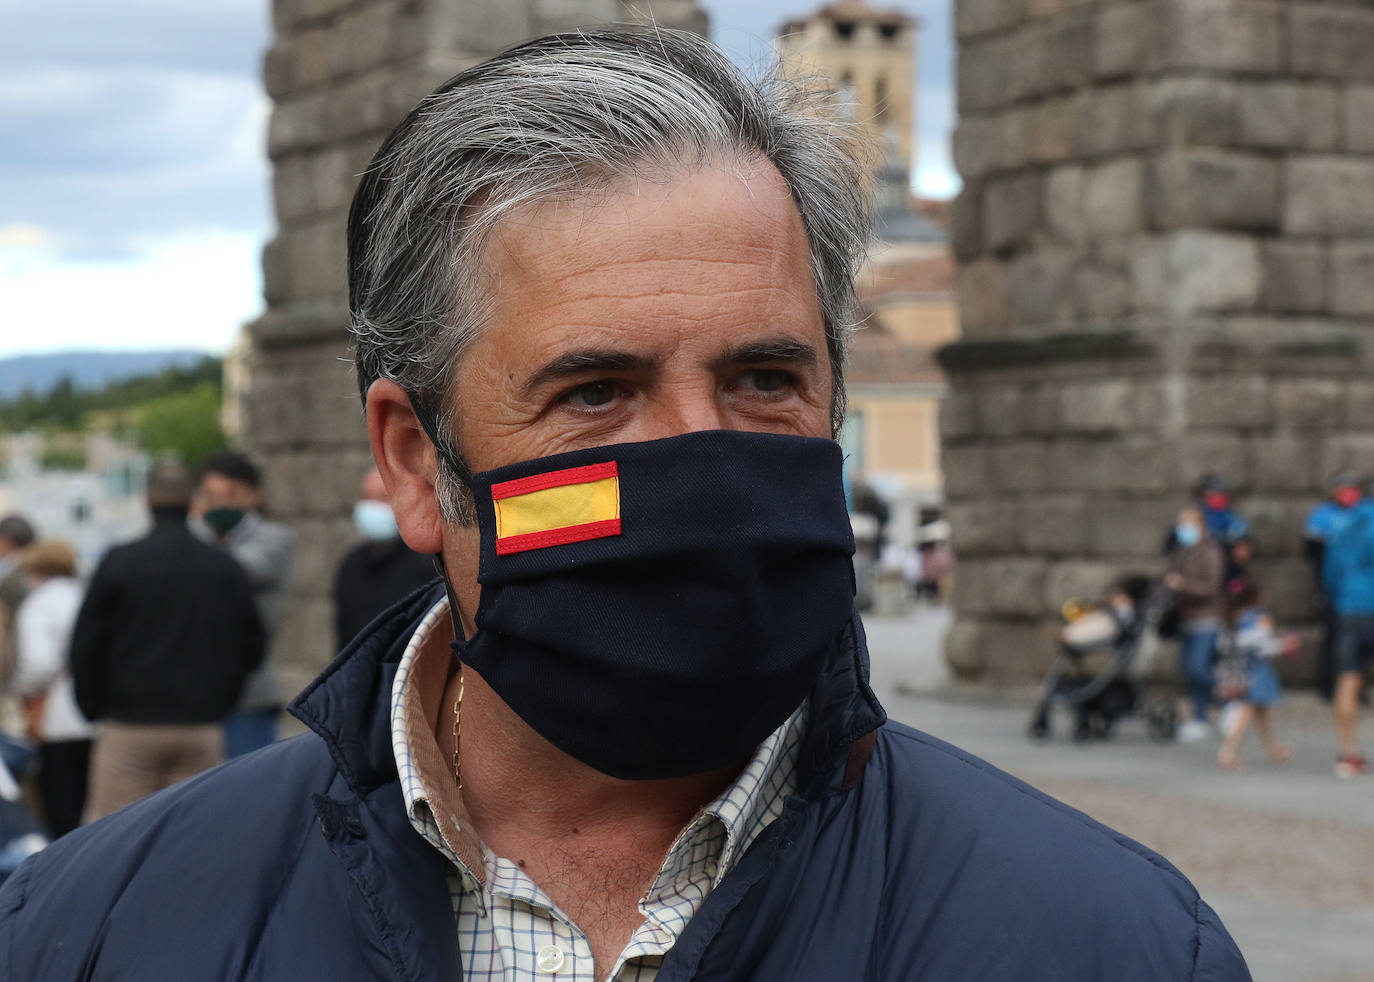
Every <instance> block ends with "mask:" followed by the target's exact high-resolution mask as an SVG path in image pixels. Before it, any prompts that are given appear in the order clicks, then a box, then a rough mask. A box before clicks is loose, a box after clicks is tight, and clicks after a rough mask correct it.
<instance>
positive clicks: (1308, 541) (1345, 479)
mask: <svg viewBox="0 0 1374 982" xmlns="http://www.w3.org/2000/svg"><path fill="white" fill-rule="evenodd" d="M1361 484H1362V482H1361V481H1360V479H1359V478H1358V477H1357V476H1356V475H1355V474H1354V473H1353V472H1351V471H1338V472H1337V473H1335V474H1332V475H1331V478H1330V480H1329V481H1328V482H1327V489H1328V496H1327V499H1326V500H1325V501H1323V502H1322V503H1321V504H1319V505H1317V506H1315V507H1314V508H1313V509H1312V510H1311V511H1310V512H1308V513H1307V522H1306V523H1305V525H1304V527H1303V546H1304V551H1305V552H1306V554H1307V558H1308V560H1309V561H1310V562H1311V564H1312V578H1313V581H1314V583H1315V584H1316V589H1317V602H1318V604H1319V605H1320V607H1321V623H1322V640H1321V654H1320V657H1319V659H1318V664H1317V688H1318V690H1319V691H1320V692H1321V694H1322V695H1323V696H1324V697H1325V698H1326V700H1327V701H1328V702H1330V701H1331V698H1332V695H1333V693H1334V692H1335V688H1336V633H1337V625H1336V608H1335V607H1334V606H1333V605H1332V603H1331V594H1330V593H1329V592H1328V591H1327V589H1326V582H1325V579H1324V578H1323V576H1322V567H1323V565H1324V562H1325V558H1326V543H1327V541H1328V540H1330V539H1331V538H1332V536H1333V535H1338V534H1339V533H1340V532H1341V530H1342V529H1344V528H1345V526H1346V525H1347V524H1348V523H1349V522H1350V520H1351V519H1352V518H1353V517H1354V516H1355V515H1356V508H1357V507H1358V506H1359V505H1360V503H1361V502H1362V501H1363V500H1364V492H1363V490H1362V488H1361Z"/></svg>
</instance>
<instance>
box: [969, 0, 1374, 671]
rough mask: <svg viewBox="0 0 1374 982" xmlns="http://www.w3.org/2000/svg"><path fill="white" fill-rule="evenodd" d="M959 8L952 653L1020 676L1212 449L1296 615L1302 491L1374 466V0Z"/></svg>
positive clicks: (1148, 563)
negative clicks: (1054, 628) (1075, 603)
mask: <svg viewBox="0 0 1374 982" xmlns="http://www.w3.org/2000/svg"><path fill="white" fill-rule="evenodd" d="M956 24H957V34H958V42H959V73H958V80H959V110H960V124H959V127H958V132H957V133H956V136H955V160H956V164H957V166H958V168H959V171H960V173H961V174H962V175H963V179H964V191H963V193H962V194H961V195H960V197H959V200H958V202H957V206H956V209H955V220H954V221H955V231H954V237H953V238H954V242H953V245H954V250H955V252H956V254H957V257H958V259H959V262H960V265H961V272H960V278H959V299H960V305H961V316H962V322H963V332H964V338H963V340H961V341H960V342H958V343H956V344H954V345H952V346H951V347H950V348H948V349H946V350H945V351H944V353H943V360H944V363H945V365H946V368H947V370H948V372H949V379H950V385H951V394H950V396H949V399H948V402H947V404H946V406H945V411H944V415H943V421H942V429H943V439H944V455H943V465H944V472H945V487H946V492H947V495H948V501H949V517H950V520H951V522H952V524H953V526H954V529H955V547H956V550H957V552H958V553H959V556H960V569H959V573H958V576H957V586H956V595H955V599H954V605H955V609H956V620H955V624H954V627H953V628H952V631H951V634H950V636H949V639H948V642H947V652H946V653H947V657H948V659H949V661H950V664H951V665H952V667H953V668H954V669H955V670H956V671H957V672H958V673H960V674H961V675H964V676H967V677H981V678H984V679H986V680H990V681H994V682H996V681H1015V680H1025V679H1028V678H1031V677H1034V676H1037V675H1038V674H1039V673H1040V672H1042V671H1043V669H1044V668H1045V665H1046V662H1047V659H1048V658H1049V657H1050V655H1051V653H1052V645H1051V642H1050V641H1049V639H1048V635H1047V632H1046V631H1045V627H1046V625H1047V623H1049V622H1050V621H1051V620H1052V618H1053V617H1054V614H1055V611H1056V610H1057V608H1058V607H1059V604H1060V603H1061V601H1062V600H1063V599H1065V598H1066V597H1067V596H1070V595H1074V594H1079V595H1093V594H1095V593H1096V592H1097V591H1098V590H1099V589H1100V588H1101V587H1102V586H1103V585H1104V584H1105V582H1106V581H1107V580H1108V579H1109V578H1110V577H1112V576H1113V575H1114V574H1116V573H1118V572H1122V571H1127V570H1141V571H1152V570H1155V569H1157V568H1158V563H1159V553H1160V547H1161V544H1162V539H1163V535H1164V530H1165V528H1166V526H1167V523H1168V522H1169V521H1170V520H1171V518H1172V515H1173V513H1174V510H1175V509H1176V508H1177V507H1178V506H1179V504H1180V503H1181V502H1182V501H1183V500H1185V498H1186V495H1187V489H1188V487H1189V485H1190V484H1191V482H1192V481H1193V480H1194V479H1195V478H1196V477H1197V476H1198V475H1199V474H1200V473H1202V472H1205V471H1215V472H1218V473H1220V474H1222V475H1224V476H1226V477H1227V478H1229V479H1231V480H1232V481H1233V482H1234V483H1235V484H1236V485H1237V486H1238V489H1239V491H1240V496H1239V501H1240V506H1241V508H1242V510H1243V511H1244V512H1245V513H1246V514H1247V515H1248V516H1249V517H1250V519H1251V520H1252V522H1253V524H1254V526H1255V530H1256V535H1257V547H1258V553H1259V557H1260V558H1259V559H1258V561H1257V562H1256V569H1257V572H1258V578H1259V580H1260V582H1261V584H1262V586H1264V587H1265V588H1266V589H1267V591H1268V593H1269V595H1270V597H1271V599H1272V601H1273V606H1274V607H1275V608H1276V611H1277V613H1278V615H1279V617H1280V618H1284V619H1294V618H1301V617H1303V616H1304V615H1306V614H1308V613H1309V605H1310V602H1311V589H1310V577H1309V574H1308V571H1307V570H1306V568H1305V566H1304V563H1303V560H1302V558H1301V556H1300V552H1299V550H1300V542H1301V523H1302V519H1303V516H1304V513H1305V510H1306V509H1307V508H1308V507H1309V506H1310V505H1311V504H1312V503H1313V502H1314V501H1316V500H1317V499H1318V498H1319V496H1320V495H1321V493H1322V486H1323V482H1324V478H1325V475H1327V474H1328V473H1330V472H1332V471H1333V470H1335V469H1337V468H1339V467H1356V468H1359V469H1362V470H1374V376H1371V375H1370V372H1369V368H1370V363H1371V361H1372V360H1374V8H1371V6H1370V5H1369V4H1368V3H1363V2H1354V0H1283V2H1275V0H957V14H956Z"/></svg>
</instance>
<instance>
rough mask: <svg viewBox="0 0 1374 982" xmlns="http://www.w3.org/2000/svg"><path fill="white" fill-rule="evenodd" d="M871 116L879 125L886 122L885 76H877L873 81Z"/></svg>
mask: <svg viewBox="0 0 1374 982" xmlns="http://www.w3.org/2000/svg"><path fill="white" fill-rule="evenodd" d="M873 115H874V116H875V117H876V118H877V120H878V121H879V122H880V123H881V122H886V121H887V117H888V104H887V76H886V75H879V76H878V77H877V78H875V79H874V80H873Z"/></svg>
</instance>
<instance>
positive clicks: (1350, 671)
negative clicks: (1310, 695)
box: [1322, 499, 1374, 778]
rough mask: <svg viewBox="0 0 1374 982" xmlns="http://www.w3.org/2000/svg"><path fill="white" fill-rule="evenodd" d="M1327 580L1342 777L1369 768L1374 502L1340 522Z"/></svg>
mask: <svg viewBox="0 0 1374 982" xmlns="http://www.w3.org/2000/svg"><path fill="white" fill-rule="evenodd" d="M1322 583H1323V585H1324V587H1325V592H1326V595H1327V596H1328V597H1330V598H1331V606H1332V608H1333V609H1334V611H1335V617H1336V641H1335V661H1336V687H1335V692H1334V693H1333V696H1332V699H1331V712H1332V714H1333V715H1334V716H1335V722H1336V740H1337V744H1338V755H1337V758H1336V765H1335V772H1336V776H1337V777H1340V778H1350V777H1356V776H1359V775H1361V774H1366V773H1368V771H1369V764H1368V762H1367V761H1366V759H1365V756H1364V754H1363V753H1361V752H1360V746H1359V741H1358V739H1357V726H1358V723H1359V712H1360V689H1361V688H1362V687H1363V685H1364V677H1365V672H1366V670H1367V669H1368V667H1369V663H1370V660H1371V658H1374V502H1371V501H1369V500H1367V499H1365V500H1362V501H1360V502H1359V503H1357V504H1354V505H1353V506H1352V507H1351V508H1350V513H1349V515H1348V516H1346V517H1345V519H1344V520H1343V521H1341V522H1340V523H1339V524H1334V525H1333V526H1332V528H1331V530H1330V531H1329V534H1328V536H1327V539H1326V548H1325V549H1324V550H1323V554H1322Z"/></svg>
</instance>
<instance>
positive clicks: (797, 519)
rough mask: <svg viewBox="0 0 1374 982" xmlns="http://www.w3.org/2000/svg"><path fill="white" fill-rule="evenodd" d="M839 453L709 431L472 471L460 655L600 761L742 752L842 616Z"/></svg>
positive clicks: (732, 756) (542, 725)
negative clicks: (469, 600)
mask: <svg viewBox="0 0 1374 982" xmlns="http://www.w3.org/2000/svg"><path fill="white" fill-rule="evenodd" d="M841 466H842V464H841V453H840V448H839V445H838V444H836V443H835V442H834V441H832V440H821V439H812V438H807V437H795V436H779V435H774V434H763V433H739V432H733V431H723V430H717V431H710V432H701V433H689V434H685V435H683V436H676V437H670V438H668V439H664V440H653V441H649V442H645V443H627V444H619V445H616V446H609V447H596V448H593V449H589V450H579V451H575V452H573V453H567V454H559V455H557V456H553V457H546V458H543V459H540V460H533V461H527V462H525V463H520V464H513V465H511V466H509V467H502V468H499V469H497V470H493V471H486V472H484V473H480V474H476V475H474V476H473V479H472V490H473V494H474V496H475V498H476V501H477V514H478V526H479V530H480V532H481V557H480V563H479V568H478V581H479V582H480V583H481V586H482V594H481V600H480V602H479V604H478V607H477V612H476V615H475V618H474V620H475V623H476V627H477V630H476V633H475V634H474V635H473V637H472V639H471V640H470V641H456V642H454V651H455V653H456V654H457V656H458V657H459V658H460V659H461V660H462V662H463V663H464V665H466V666H468V667H469V668H471V669H473V670H475V671H476V672H478V673H479V674H480V675H481V676H482V678H483V679H485V680H486V682H487V684H489V685H490V686H491V687H492V689H493V690H495V692H496V693H497V694H498V695H499V696H500V697H501V698H502V699H504V700H505V701H506V703H507V704H508V705H509V706H510V707H511V709H512V710H514V711H515V712H516V713H517V714H518V715H519V716H520V718H521V719H523V720H524V721H525V722H526V723H528V724H529V725H530V726H531V727H533V728H534V730H535V731H536V732H538V733H539V734H541V735H542V736H543V737H544V738H545V739H547V740H548V741H549V742H551V743H553V744H554V745H555V746H557V747H558V748H560V749H561V750H563V751H564V752H566V753H568V754H570V755H571V756H573V757H575V758H577V759H578V760H580V761H582V762H583V763H585V764H587V765H589V766H591V767H593V768H595V769H596V770H598V771H601V772H602V773H604V774H608V775H610V776H612V777H617V778H625V779H653V778H670V777H681V776H684V775H688V774H699V773H704V772H706V771H710V770H714V769H716V768H720V767H724V766H727V765H729V764H732V763H736V762H739V761H742V760H743V759H744V758H746V757H747V756H748V755H749V754H750V753H751V752H752V751H753V750H754V748H755V747H756V746H757V745H758V744H759V743H760V742H761V741H762V740H763V739H764V738H765V737H766V736H768V734H769V733H771V732H772V731H773V730H774V729H776V728H777V727H778V726H779V725H780V724H781V723H782V721H783V720H784V719H786V718H787V717H788V716H789V715H790V714H791V712H792V711H793V710H794V709H796V707H797V706H798V705H800V703H801V701H802V699H803V698H805V696H806V695H807V693H808V692H809V691H810V689H811V687H812V685H813V683H814V682H815V680H816V678H817V677H818V675H819V673H820V670H821V668H822V666H823V665H824V663H825V661H826V657H827V655H828V654H829V653H830V652H832V651H833V649H834V646H835V644H836V643H837V640H838V637H839V634H840V632H841V631H842V630H843V629H844V627H845V625H846V624H847V623H848V621H849V616H850V610H851V605H852V602H853V593H854V579H853V567H852V564H851V559H850V557H851V555H852V554H853V552H854V538H853V534H852V533H851V531H850V528H849V516H848V513H847V512H846V510H845V502H844V492H843V487H842V483H841Z"/></svg>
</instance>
